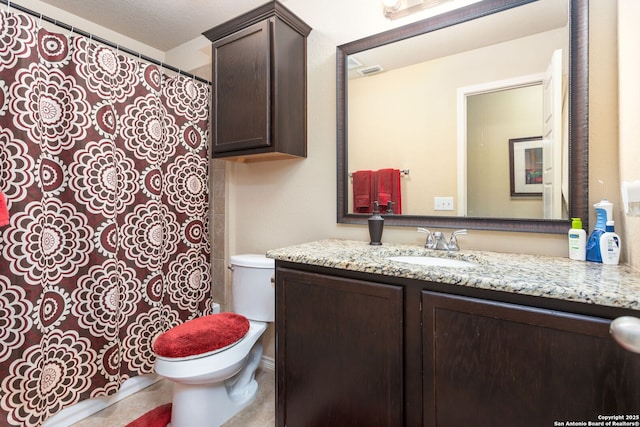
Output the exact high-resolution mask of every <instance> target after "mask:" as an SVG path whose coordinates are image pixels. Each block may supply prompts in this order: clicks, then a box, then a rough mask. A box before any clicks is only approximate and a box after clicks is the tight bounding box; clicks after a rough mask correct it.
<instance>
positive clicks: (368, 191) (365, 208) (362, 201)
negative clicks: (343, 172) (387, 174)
mask: <svg viewBox="0 0 640 427" xmlns="http://www.w3.org/2000/svg"><path fill="white" fill-rule="evenodd" d="M351 178H352V179H353V211H354V212H356V213H366V212H373V202H374V200H373V197H371V195H372V194H373V193H372V190H373V189H374V188H375V187H374V185H373V184H374V182H373V181H374V179H373V178H374V175H373V172H372V171H370V170H362V171H356V172H354V173H353V174H352V175H351Z"/></svg>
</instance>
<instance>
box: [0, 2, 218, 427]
mask: <svg viewBox="0 0 640 427" xmlns="http://www.w3.org/2000/svg"><path fill="white" fill-rule="evenodd" d="M208 114H209V85H207V84H204V83H201V82H198V81H195V80H194V79H192V78H188V77H184V76H178V77H170V76H167V75H165V74H164V73H163V70H161V69H160V68H159V67H157V66H155V65H151V64H149V63H145V62H142V61H140V60H138V59H137V58H130V57H125V56H124V55H121V54H120V53H119V52H118V50H117V49H111V48H107V47H104V46H102V45H99V44H97V43H93V42H92V40H90V39H88V38H85V37H81V36H78V35H74V34H73V33H72V32H69V33H68V34H58V33H53V32H49V31H47V30H45V29H43V28H41V27H40V26H39V23H38V20H37V19H34V18H31V17H29V16H26V15H23V14H20V13H13V11H8V10H5V11H2V13H1V16H0V191H1V192H3V193H4V194H5V196H6V200H7V204H8V209H9V212H10V223H9V224H8V225H6V226H4V227H1V228H0V425H3V426H4V425H9V426H13V425H15V426H38V425H40V424H42V423H43V422H44V421H45V420H46V419H47V418H48V417H50V416H51V415H53V414H55V413H57V412H58V411H60V410H61V409H63V408H65V407H67V406H70V405H72V404H74V403H77V402H79V401H82V400H84V399H87V398H92V397H98V396H104V395H109V394H113V393H114V392H116V391H117V390H118V388H119V387H120V385H121V384H122V383H123V382H124V381H126V380H127V379H128V378H130V377H132V376H136V375H141V374H146V373H150V372H153V362H154V356H153V352H152V350H151V344H152V341H153V340H154V338H155V337H156V336H157V335H158V334H159V333H161V332H163V331H165V330H167V329H168V328H170V327H172V326H175V325H177V324H180V323H182V322H184V321H186V320H188V319H191V318H194V317H197V316H200V315H203V314H208V313H209V312H210V310H211V305H212V301H211V298H210V288H211V274H210V264H209V253H210V246H209V239H208V219H207V218H208V199H209V197H208V178H207V177H208V158H209V157H208Z"/></svg>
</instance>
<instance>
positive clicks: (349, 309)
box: [276, 261, 640, 427]
mask: <svg viewBox="0 0 640 427" xmlns="http://www.w3.org/2000/svg"><path fill="white" fill-rule="evenodd" d="M452 288H453V292H455V294H453V293H452ZM456 288H460V287H455V286H452V285H443V284H438V283H431V282H423V281H418V280H411V279H399V278H394V277H387V276H379V275H374V274H366V273H356V272H349V271H345V270H336V269H330V268H325V267H314V266H308V265H304V264H297V263H290V262H283V261H276V377H277V380H276V425H277V426H278V427H285V426H288V427H314V426H323V427H324V426H332V427H340V426H344V427H347V426H348V427H355V426H363V427H365V426H366V427H370V426H376V427H384V426H388V427H398V426H407V427H415V426H429V427H460V426H475V427H496V426H518V427H529V426H530V427H541V426H554V425H566V424H564V423H566V422H568V421H571V422H584V423H585V424H584V425H587V423H588V422H599V421H602V420H603V418H602V417H603V416H611V415H618V416H621V417H623V418H622V420H624V419H626V420H629V421H631V422H638V421H640V419H639V418H638V417H639V416H640V355H638V354H634V353H631V352H628V351H626V350H624V349H623V348H621V347H620V346H619V345H618V344H617V343H616V342H615V341H614V340H613V339H612V338H611V337H610V335H609V331H608V329H609V324H610V321H611V320H612V319H613V318H615V317H617V316H619V315H628V314H629V310H624V309H615V308H610V307H606V308H604V307H598V306H590V305H588V304H581V303H575V302H569V301H559V300H551V299H548V298H538V297H525V296H522V295H512V294H507V293H504V292H497V291H488V290H480V289H462V290H461V289H456ZM636 314H637V313H636ZM625 417H626V418H625ZM576 425H577V424H576ZM581 425H582V424H581ZM593 425H595V424H593Z"/></svg>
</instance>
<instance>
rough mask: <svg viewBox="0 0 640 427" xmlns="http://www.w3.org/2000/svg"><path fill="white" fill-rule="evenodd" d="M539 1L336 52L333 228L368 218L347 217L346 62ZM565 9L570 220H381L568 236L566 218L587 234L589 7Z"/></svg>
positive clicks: (515, 0) (397, 32) (496, 0)
mask: <svg viewBox="0 0 640 427" xmlns="http://www.w3.org/2000/svg"><path fill="white" fill-rule="evenodd" d="M535 1H537V0H484V1H482V2H479V3H474V4H471V5H468V6H465V7H462V8H459V9H456V10H453V11H451V12H447V13H443V14H441V15H437V16H435V17H431V18H427V19H424V20H422V21H418V22H415V23H411V24H408V25H405V26H402V27H399V28H395V29H392V30H389V31H385V32H382V33H380V34H375V35H372V36H369V37H365V38H363V39H360V40H356V41H353V42H350V43H346V44H343V45H341V46H338V47H337V50H336V96H337V108H336V109H337V185H338V187H337V222H338V223H342V224H366V223H367V218H368V217H369V216H370V215H371V214H356V213H349V212H347V210H348V201H347V197H348V194H349V193H348V187H347V186H348V185H349V179H348V173H349V171H348V151H347V124H348V121H347V111H348V110H347V93H348V92H347V83H348V78H347V64H346V62H347V56H348V55H351V54H355V53H358V52H361V51H364V50H368V49H372V48H375V47H379V46H383V45H386V44H389V43H394V42H397V41H401V40H404V39H407V38H410V37H413V36H417V35H421V34H425V33H429V32H432V31H437V30H439V29H442V28H446V27H450V26H452V25H457V24H461V23H463V22H467V21H470V20H473V19H477V18H481V17H483V16H487V15H490V14H493V13H498V12H502V11H504V10H508V9H511V8H514V7H518V6H522V5H525V4H528V3H532V2H535ZM568 5H569V15H568V17H569V70H568V74H569V85H568V96H569V114H568V117H569V123H568V126H569V141H568V144H569V212H568V213H569V219H566V220H564V219H563V220H545V219H535V218H532V219H529V218H525V219H522V218H480V217H454V216H427V215H385V223H386V224H387V225H390V226H412V227H418V226H421V227H423V226H428V227H434V228H467V229H474V230H498V231H511V232H531V233H553V234H562V233H566V232H567V231H568V230H569V229H570V228H571V220H570V218H573V217H578V218H582V222H583V226H584V227H585V229H587V230H588V229H589V224H588V223H589V163H588V160H589V2H588V0H568ZM425 163H426V162H425Z"/></svg>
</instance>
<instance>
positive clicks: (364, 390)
mask: <svg viewBox="0 0 640 427" xmlns="http://www.w3.org/2000/svg"><path fill="white" fill-rule="evenodd" d="M276 278H277V285H276V308H277V309H276V362H277V367H276V369H277V372H276V375H277V388H276V395H277V416H276V424H277V425H278V426H280V427H284V426H289V427H306V426H318V427H327V426H332V427H340V426H344V427H357V426H362V427H371V426H376V427H384V426H389V427H398V426H401V425H402V422H403V421H402V417H403V410H402V408H403V406H402V402H403V393H402V390H403V381H402V375H403V369H402V366H403V365H402V353H403V350H402V348H403V347H402V346H403V333H402V295H403V293H402V288H401V287H396V286H389V285H382V284H377V283H370V282H364V281H358V280H348V279H342V278H338V277H333V276H325V275H320V274H312V273H306V272H298V271H294V270H288V269H278V270H277V273H276Z"/></svg>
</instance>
